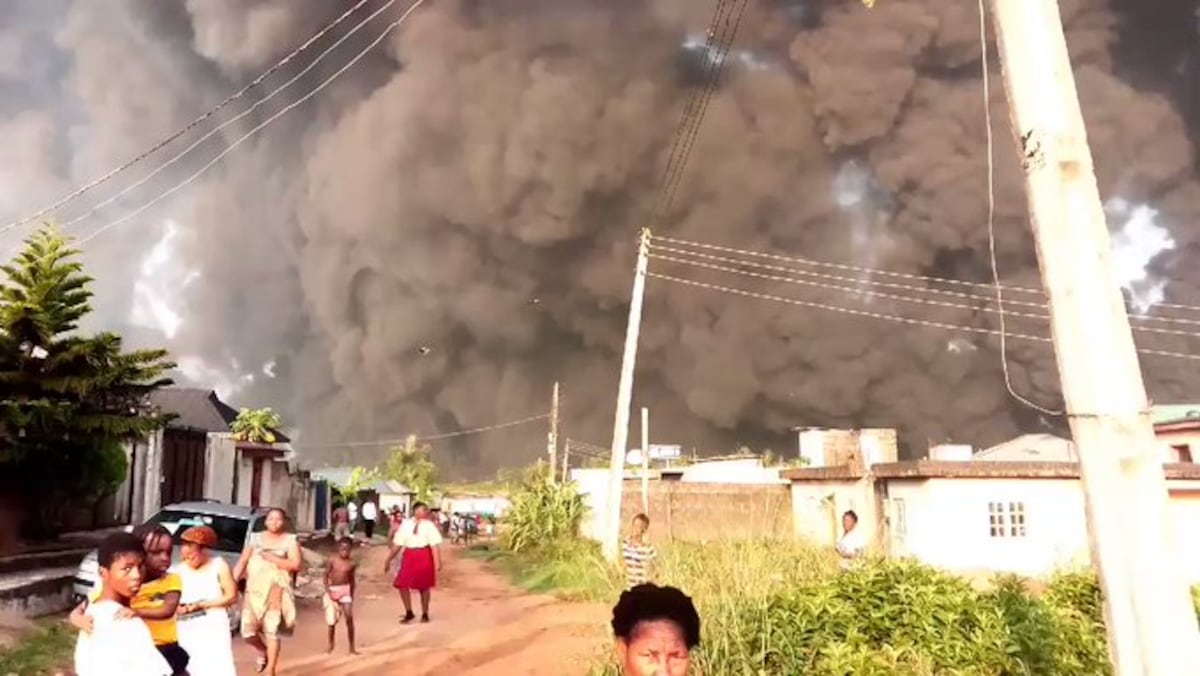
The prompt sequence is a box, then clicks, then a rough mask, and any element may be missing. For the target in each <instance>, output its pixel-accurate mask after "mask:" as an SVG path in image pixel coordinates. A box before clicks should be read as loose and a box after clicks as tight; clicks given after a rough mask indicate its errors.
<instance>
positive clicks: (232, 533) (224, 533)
mask: <svg viewBox="0 0 1200 676" xmlns="http://www.w3.org/2000/svg"><path fill="white" fill-rule="evenodd" d="M146 523H154V524H162V525H163V526H164V527H166V529H167V530H169V531H171V534H172V536H173V538H174V540H175V544H179V543H180V540H179V536H181V535H183V532H184V531H185V530H187V529H188V528H191V527H192V526H208V527H210V528H212V529H213V530H214V531H216V532H217V545H216V546H215V547H213V549H215V550H217V551H221V552H240V551H242V549H243V548H244V547H245V546H246V529H247V527H248V526H249V521H247V520H246V519H244V518H241V517H236V516H221V515H218V514H205V513H203V512H186V511H180V510H174V509H164V510H163V511H161V512H159V513H158V514H155V515H154V516H152V517H150V520H149V521H147V522H146Z"/></svg>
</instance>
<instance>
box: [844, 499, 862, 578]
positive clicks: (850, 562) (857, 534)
mask: <svg viewBox="0 0 1200 676" xmlns="http://www.w3.org/2000/svg"><path fill="white" fill-rule="evenodd" d="M842 530H844V531H845V532H844V533H843V534H842V537H841V539H840V540H838V543H837V552H838V556H841V557H842V570H849V569H850V568H852V567H853V566H854V561H855V559H857V558H859V557H861V556H862V555H863V552H864V551H866V549H867V541H866V539H865V538H864V537H863V534H862V531H860V530H858V515H857V514H855V513H854V510H849V511H847V512H846V513H845V514H843V515H842Z"/></svg>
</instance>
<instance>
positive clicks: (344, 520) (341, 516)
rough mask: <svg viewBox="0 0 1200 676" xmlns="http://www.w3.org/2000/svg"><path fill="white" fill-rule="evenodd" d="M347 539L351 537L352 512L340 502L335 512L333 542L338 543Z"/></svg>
mask: <svg viewBox="0 0 1200 676" xmlns="http://www.w3.org/2000/svg"><path fill="white" fill-rule="evenodd" d="M345 537H350V510H348V509H346V505H344V504H342V503H340V502H339V503H337V506H336V507H334V510H333V541H334V542H338V541H340V540H341V539H342V538H345Z"/></svg>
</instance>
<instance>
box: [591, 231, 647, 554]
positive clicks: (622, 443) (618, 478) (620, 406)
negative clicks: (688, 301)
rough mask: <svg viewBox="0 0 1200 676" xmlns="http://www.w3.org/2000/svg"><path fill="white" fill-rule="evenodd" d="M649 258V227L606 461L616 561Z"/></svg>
mask: <svg viewBox="0 0 1200 676" xmlns="http://www.w3.org/2000/svg"><path fill="white" fill-rule="evenodd" d="M649 261H650V230H649V229H643V230H642V233H641V236H640V237H639V238H638V254H637V265H636V266H635V268H634V274H633V291H632V292H631V293H630V295H629V323H628V324H627V325H626V327H625V352H624V354H623V355H622V357H621V380H620V382H619V383H618V385H617V412H616V415H615V416H614V418H613V436H612V457H611V458H610V460H609V462H610V464H609V479H608V503H607V504H606V505H605V513H606V516H605V519H604V539H603V541H602V543H601V544H602V546H603V551H604V556H605V558H607V559H608V560H609V561H616V560H617V557H618V556H620V554H621V547H620V545H621V490H622V488H623V486H622V484H623V483H624V481H625V452H626V450H627V446H628V443H629V409H630V406H632V402H633V368H634V365H635V364H636V362H637V345H638V332H639V331H640V330H641V328H642V299H643V297H644V296H645V295H646V270H647V267H648V265H649Z"/></svg>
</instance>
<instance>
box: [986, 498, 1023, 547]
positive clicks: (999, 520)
mask: <svg viewBox="0 0 1200 676" xmlns="http://www.w3.org/2000/svg"><path fill="white" fill-rule="evenodd" d="M988 534H989V535H991V536H992V537H994V538H1003V537H1010V538H1023V537H1025V503H1023V502H1015V501H1014V502H989V503H988Z"/></svg>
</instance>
